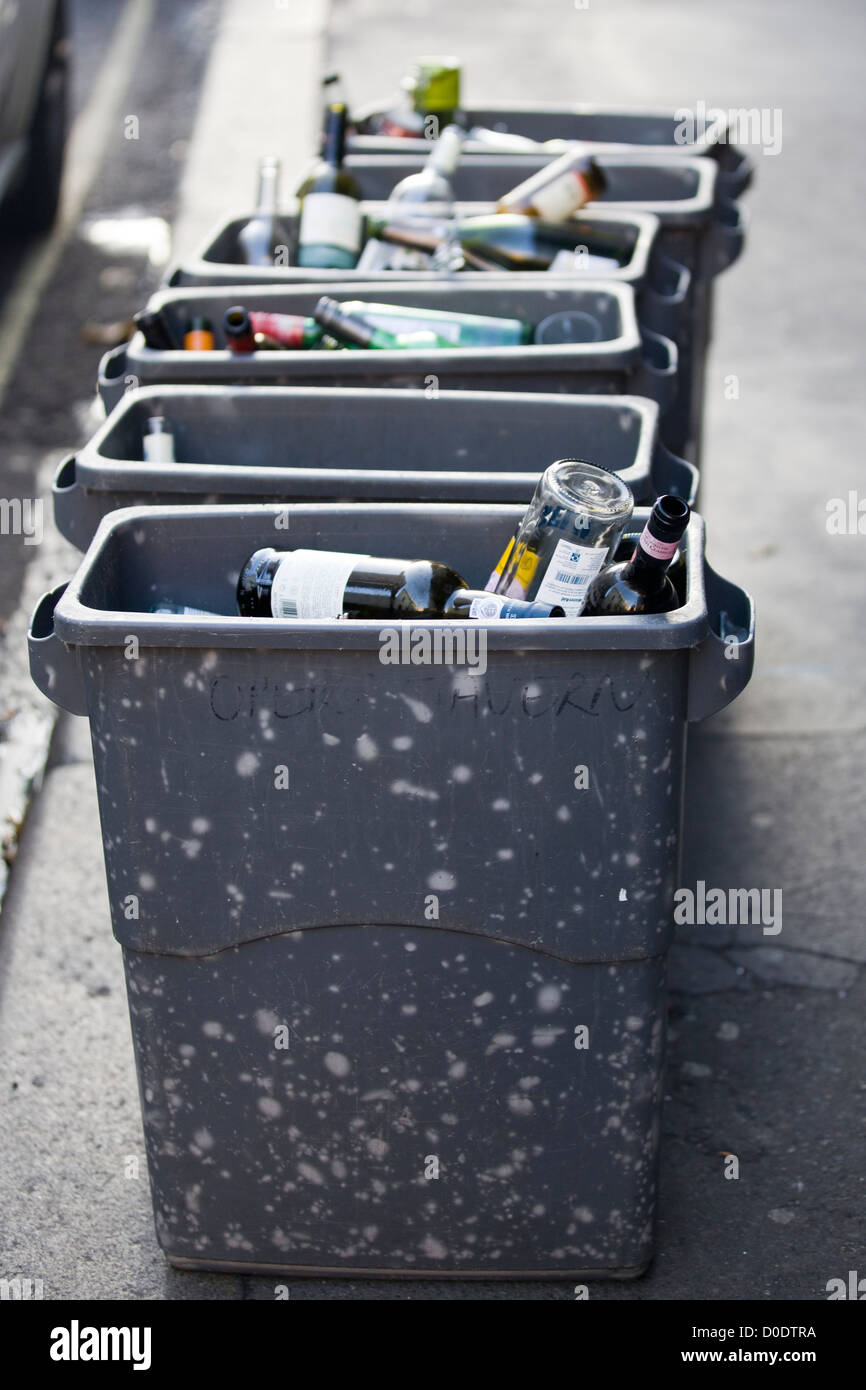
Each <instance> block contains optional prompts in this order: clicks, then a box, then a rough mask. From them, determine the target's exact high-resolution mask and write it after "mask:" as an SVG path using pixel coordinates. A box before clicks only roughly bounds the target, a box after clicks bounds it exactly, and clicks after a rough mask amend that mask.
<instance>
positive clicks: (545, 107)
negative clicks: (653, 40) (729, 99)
mask: <svg viewBox="0 0 866 1390" xmlns="http://www.w3.org/2000/svg"><path fill="white" fill-rule="evenodd" d="M387 106H388V99H387V98H381V97H380V98H379V99H378V100H377V101H367V102H362V103H361V105H360V106H358V107H357V108H356V109H355V111H354V112H353V115H352V120H353V123H354V122H356V121H367V120H369V119H370V117H371V116H379V115H382V114H383V113H384V111H385V110H386V109H387ZM696 109H697V108H696V106H655V105H653V106H644V105H637V104H634V105H632V104H631V103H628V102H624V103H623V104H622V105H616V106H611V105H606V104H604V103H599V104H597V103H595V102H591V101H578V102H570V101H569V102H561V101H511V102H508V104H507V105H506V104H505V103H504V102H500V101H490V102H487V101H473V102H472V103H471V104H468V103H467V105H466V106H464V107H461V110H462V111H463V112H464V114H466V115H472V114H473V113H474V112H476V111H491V112H493V111H498V112H501V113H502V114H503V115H508V114H513V115H517V116H523V115H527V116H532V115H540V116H600V117H605V116H630V117H637V116H644V117H646V118H647V119H648V120H671V121H675V120H677V118H679V119H680V120H682V113H683V112H688V113H689V114H690V115H694V114H695V113H696ZM730 124H731V123H730V121H729V120H728V119H727V112H722V111H720V112H718V113H717V115H716V119H715V120H713V121H711V122H708V124H707V128H706V130H705V132H704V134H703V136H701V138H700V140H695V141H693V142H691V143H690V144H689V146H688V147H689V148H691V149H698V148H703V147H704V146H708V147H712V146H714V145H715V144H717V143H720V139H719V137H720V135H721V134H727V133H728V131H729V129H730ZM717 132H718V133H717ZM359 134H364V132H359ZM711 134H712V135H714V136H715V139H711V138H710V136H711ZM379 138H380V139H381V138H382V137H381V136H379ZM397 138H402V137H397ZM563 138H565V137H563ZM409 143H411V142H409ZM580 144H582V145H584V144H591V145H597V146H600V147H602V148H605V149H606V148H610V147H611V146H620V145H622V146H624V147H625V148H627V149H629V150H635V149H637V150H643V149H647V150H654V149H660V148H662V147H661V146H656V145H646V146H644V145H635V144H634V142H629V141H627V140H626V141H618V140H617V141H612V140H581V141H580ZM479 148H480V147H479ZM485 148H486V147H485ZM683 148H686V146H685V145H684V146H683ZM486 152H487V153H488V154H492V153H494V151H492V150H490V149H489V148H486Z"/></svg>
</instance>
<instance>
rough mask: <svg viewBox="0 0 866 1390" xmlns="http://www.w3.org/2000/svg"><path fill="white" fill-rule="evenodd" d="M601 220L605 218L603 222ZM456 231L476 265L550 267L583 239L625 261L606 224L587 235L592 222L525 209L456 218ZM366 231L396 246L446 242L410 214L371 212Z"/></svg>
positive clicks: (430, 246) (593, 251) (426, 247)
mask: <svg viewBox="0 0 866 1390" xmlns="http://www.w3.org/2000/svg"><path fill="white" fill-rule="evenodd" d="M599 226H600V224H599ZM456 230H457V236H458V238H459V241H460V245H461V247H462V249H463V254H464V256H465V258H466V263H467V265H469V266H470V267H471V268H473V269H492V270H499V269H503V268H504V269H505V270H547V269H548V268H549V267H550V266H551V264H552V263H553V260H554V258H555V257H556V255H557V254H558V253H559V252H560V251H574V250H575V248H576V247H577V246H578V245H580V246H582V247H584V248H585V252H586V254H587V255H599V256H606V257H608V258H611V259H615V260H616V261H617V264H622V262H623V253H622V251H621V249H620V248H619V247H616V248H614V247H612V246H611V244H610V239H609V238H607V237H605V233H604V229H603V228H601V229H600V232H599V233H598V234H596V233H595V231H594V229H593V230H592V231H590V233H589V235H587V223H586V221H585V220H584V221H583V222H582V224H578V223H568V222H561V223H560V222H545V221H543V220H542V219H541V218H539V217H527V216H524V215H523V214H522V213H495V214H494V213H490V214H487V215H485V216H482V217H463V218H460V219H459V220H458V222H457V229H456ZM367 233H368V235H369V236H371V237H378V238H379V240H381V241H387V242H390V243H392V244H394V245H397V246H408V247H412V248H413V249H416V250H419V251H429V252H433V251H436V250H437V249H438V247H439V246H441V244H442V240H443V234H442V232H441V231H439V230H438V229H437V228H433V229H432V230H431V229H429V228H422V227H419V226H414V225H413V224H412V221H411V219H406V220H405V221H397V220H396V219H395V218H392V217H391V215H390V214H389V215H388V216H386V217H369V218H368V219H367Z"/></svg>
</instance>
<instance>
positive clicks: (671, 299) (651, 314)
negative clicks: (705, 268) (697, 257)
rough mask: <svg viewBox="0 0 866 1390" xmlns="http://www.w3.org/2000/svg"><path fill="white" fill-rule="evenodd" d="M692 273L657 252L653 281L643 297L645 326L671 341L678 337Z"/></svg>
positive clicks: (646, 287) (651, 276) (652, 273)
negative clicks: (681, 313) (682, 310)
mask: <svg viewBox="0 0 866 1390" xmlns="http://www.w3.org/2000/svg"><path fill="white" fill-rule="evenodd" d="M691 284H692V272H691V271H690V270H689V269H688V267H687V266H684V265H680V263H679V261H675V260H672V259H671V257H670V256H666V255H665V254H664V252H661V251H657V252H656V253H655V255H654V256H653V258H652V262H651V265H650V278H649V280H648V281H647V282H646V284H645V285H644V286H643V287H642V289H641V291H640V294H639V311H638V317H639V318H640V321H641V323H643V324H645V325H646V326H647V327H648V328H652V329H655V331H656V332H657V333H664V334H665V335H666V336H667V337H668V338H675V337H676V336H677V329H678V328H679V321H680V311H681V309H682V307H683V305H684V304H685V302H686V299H687V298H688V294H689V290H690V289H691Z"/></svg>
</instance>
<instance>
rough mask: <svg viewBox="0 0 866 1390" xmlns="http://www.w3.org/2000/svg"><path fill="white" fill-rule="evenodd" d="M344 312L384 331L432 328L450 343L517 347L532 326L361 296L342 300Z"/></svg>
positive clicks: (433, 331) (487, 316) (467, 345)
mask: <svg viewBox="0 0 866 1390" xmlns="http://www.w3.org/2000/svg"><path fill="white" fill-rule="evenodd" d="M340 308H341V309H342V311H343V313H344V314H353V315H360V316H361V317H362V318H363V319H364V321H365V323H368V324H370V325H371V327H373V328H381V329H384V331H385V332H386V333H395V334H405V333H424V332H428V333H429V332H432V333H435V334H437V336H438V337H440V338H444V339H445V340H446V342H447V344H448V345H449V346H450V347H518V346H520V345H521V344H523V343H528V342H529V341H530V340H531V337H532V328H531V326H530V325H529V324H528V323H524V322H523V321H522V320H521V319H506V318H495V317H493V316H492V315H488V314H458V313H456V312H454V311H448V310H445V309H413V308H411V307H410V306H409V305H406V304H374V303H368V302H367V301H366V300H364V299H348V300H343V301H342V302H341V304H340Z"/></svg>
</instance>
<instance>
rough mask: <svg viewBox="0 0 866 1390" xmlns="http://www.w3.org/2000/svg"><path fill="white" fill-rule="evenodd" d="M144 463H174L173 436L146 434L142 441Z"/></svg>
mask: <svg viewBox="0 0 866 1390" xmlns="http://www.w3.org/2000/svg"><path fill="white" fill-rule="evenodd" d="M142 444H143V448H142V453H143V454H144V461H145V463H174V462H175V458H174V435H173V434H146V435H144V437H143V439H142Z"/></svg>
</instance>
